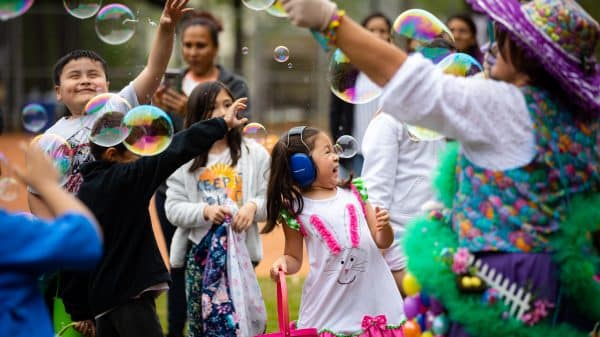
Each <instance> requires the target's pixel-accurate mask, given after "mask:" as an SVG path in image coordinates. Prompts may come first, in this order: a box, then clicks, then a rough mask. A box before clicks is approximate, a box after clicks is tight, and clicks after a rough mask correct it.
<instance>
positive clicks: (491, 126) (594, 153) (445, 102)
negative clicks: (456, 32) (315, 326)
mask: <svg viewBox="0 0 600 337" xmlns="http://www.w3.org/2000/svg"><path fill="white" fill-rule="evenodd" d="M473 2H476V4H477V6H478V7H479V8H481V10H482V11H483V12H484V13H486V14H487V15H488V16H490V18H491V19H492V20H493V21H494V22H495V27H496V28H495V29H496V36H497V43H498V54H497V59H496V63H495V64H494V65H493V66H492V67H491V69H490V74H491V79H483V78H457V77H454V76H451V75H447V74H444V73H442V71H441V70H439V69H437V68H436V67H435V66H434V65H433V64H431V62H429V61H427V60H425V59H423V57H421V56H420V55H417V54H415V55H410V56H408V55H407V54H406V53H405V52H403V51H402V50H399V49H398V48H395V47H394V46H392V45H389V44H386V43H383V42H381V41H377V40H374V39H369V35H368V32H367V31H365V30H364V29H363V28H361V27H360V26H359V25H358V24H356V23H355V22H354V21H352V19H350V18H348V17H347V16H345V15H344V14H345V13H344V12H343V11H340V10H338V8H337V5H336V4H335V3H333V2H331V1H329V0H282V3H283V5H284V7H285V9H286V11H287V12H288V14H289V18H290V20H291V21H292V22H293V23H295V24H296V25H299V26H302V27H308V28H312V29H313V30H316V31H320V32H321V33H322V34H323V36H324V37H325V40H326V41H328V43H329V44H331V45H333V46H336V47H339V48H340V49H342V51H343V52H344V53H345V54H346V55H347V56H348V57H349V59H350V60H352V63H353V64H354V65H355V66H357V67H358V68H359V69H360V70H361V71H362V72H364V73H365V74H367V76H369V77H370V79H371V80H372V81H374V82H375V83H376V84H378V85H379V86H381V87H383V88H384V93H383V95H382V96H381V103H382V105H383V110H384V111H386V112H388V113H389V114H391V115H393V117H395V118H396V119H398V120H399V121H401V122H405V123H408V124H411V125H418V126H421V127H425V128H427V129H431V130H435V131H437V132H439V133H442V134H444V135H445V136H446V137H449V138H453V139H456V140H457V141H458V143H459V148H458V149H455V151H454V153H453V155H449V156H447V157H446V159H445V160H444V161H443V163H442V166H441V169H440V174H441V177H444V178H445V180H443V179H438V181H436V185H437V187H438V189H439V191H438V192H439V201H440V202H441V203H440V204H439V207H438V208H436V209H433V210H432V212H431V214H430V216H429V217H427V218H423V219H420V220H419V221H416V222H414V223H413V226H412V227H411V226H409V228H408V229H407V235H406V240H405V249H406V253H407V255H408V269H409V271H410V272H411V273H413V274H414V275H415V276H416V278H417V279H418V281H419V282H420V283H421V286H422V288H421V289H424V290H426V291H427V292H428V293H429V294H430V295H433V296H434V297H436V298H437V299H439V300H440V302H442V303H443V304H444V306H445V307H446V309H447V313H446V315H447V316H446V319H450V320H451V321H453V323H452V324H451V325H450V326H448V324H447V323H445V322H447V320H446V321H444V319H440V320H439V322H438V324H437V325H436V323H435V321H434V322H433V328H432V329H433V333H434V334H435V335H440V334H448V335H450V336H467V335H470V336H490V337H492V336H534V337H541V336H544V337H563V336H566V335H569V336H585V335H587V333H588V332H589V331H591V330H592V328H593V326H594V322H596V321H599V320H600V301H598V300H597V299H598V298H600V282H597V281H595V279H594V273H596V272H598V270H599V267H600V266H598V260H599V259H600V252H599V251H598V250H600V248H598V247H596V248H593V242H592V238H593V237H594V233H598V231H600V227H599V226H598V224H597V223H596V222H597V219H598V218H600V214H596V213H593V212H596V211H595V210H596V209H598V210H600V193H598V192H599V191H600V173H599V172H600V152H599V151H600V150H599V149H600V124H599V123H598V121H597V120H598V115H599V113H600V68H599V67H598V65H597V64H596V60H595V59H594V50H595V47H596V44H597V42H598V38H599V35H600V25H599V24H598V22H596V21H595V20H594V19H593V18H592V17H590V15H589V14H588V13H586V12H585V11H584V10H583V9H582V8H581V7H580V6H579V5H578V4H577V3H576V2H575V1H573V0H534V1H529V2H525V3H522V4H521V3H520V2H519V1H517V0H473ZM594 219H596V220H594ZM423 233H426V234H423ZM492 269H493V271H492ZM412 326H414V324H412ZM422 328H427V329H429V327H428V325H427V324H424V326H423V327H422Z"/></svg>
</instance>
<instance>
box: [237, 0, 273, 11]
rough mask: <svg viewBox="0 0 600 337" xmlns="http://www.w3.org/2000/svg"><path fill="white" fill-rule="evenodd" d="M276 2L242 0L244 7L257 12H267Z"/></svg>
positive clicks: (268, 0)
mask: <svg viewBox="0 0 600 337" xmlns="http://www.w3.org/2000/svg"><path fill="white" fill-rule="evenodd" d="M274 2H275V0H242V3H243V4H244V6H246V7H248V8H250V9H252V10H255V11H262V10H265V9H267V8H269V7H271V6H272V5H273V3H274Z"/></svg>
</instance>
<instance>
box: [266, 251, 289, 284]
mask: <svg viewBox="0 0 600 337" xmlns="http://www.w3.org/2000/svg"><path fill="white" fill-rule="evenodd" d="M280 270H281V271H283V272H284V273H286V274H287V262H286V261H285V255H284V256H281V257H280V258H278V259H277V260H275V262H273V266H272V267H271V269H270V271H269V273H270V274H271V279H272V280H273V281H275V282H277V281H279V271H280Z"/></svg>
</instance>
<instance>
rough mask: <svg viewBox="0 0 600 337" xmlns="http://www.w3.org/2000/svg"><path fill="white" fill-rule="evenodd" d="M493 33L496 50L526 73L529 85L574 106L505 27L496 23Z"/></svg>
mask: <svg viewBox="0 0 600 337" xmlns="http://www.w3.org/2000/svg"><path fill="white" fill-rule="evenodd" d="M495 35H496V41H497V43H498V52H499V53H500V55H501V56H502V58H503V59H504V60H506V61H508V62H510V63H511V64H512V66H513V67H514V68H515V69H516V70H517V71H518V72H521V73H524V74H526V75H527V76H528V77H529V84H530V85H532V86H535V87H538V88H541V89H544V90H546V91H548V93H549V94H550V95H551V97H553V98H555V99H556V100H558V102H559V103H561V104H563V105H566V106H568V107H570V108H575V107H574V106H572V105H569V99H568V96H567V94H566V93H565V91H564V90H563V89H562V88H561V86H560V83H559V82H558V81H557V80H556V79H555V78H554V76H552V75H550V73H548V72H547V71H546V69H545V68H544V66H543V65H542V63H541V62H540V61H538V60H537V59H536V58H535V57H533V55H531V54H530V53H528V52H527V51H526V50H525V49H523V48H521V46H519V45H518V44H517V43H516V42H515V40H514V39H513V38H511V36H510V35H509V32H508V31H507V30H506V29H504V28H503V27H501V26H500V25H497V26H496V31H495ZM577 110H581V109H577ZM577 115H578V116H579V117H584V118H587V117H589V116H587V114H585V113H583V112H580V113H578V114H577Z"/></svg>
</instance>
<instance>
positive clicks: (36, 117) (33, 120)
mask: <svg viewBox="0 0 600 337" xmlns="http://www.w3.org/2000/svg"><path fill="white" fill-rule="evenodd" d="M21 119H22V120H23V127H24V128H25V130H27V131H29V132H38V131H40V130H41V129H43V128H44V126H46V124H47V123H48V112H47V111H46V109H45V108H44V107H43V106H42V105H40V104H36V103H32V104H27V105H26V106H25V107H24V108H23V111H22V112H21Z"/></svg>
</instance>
